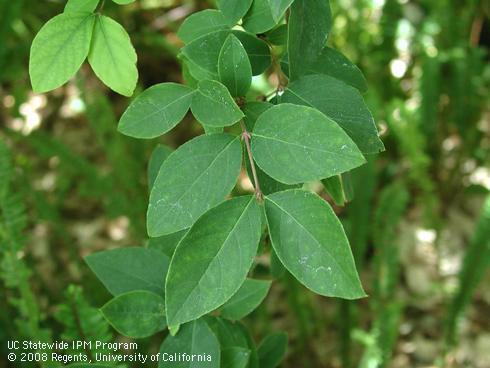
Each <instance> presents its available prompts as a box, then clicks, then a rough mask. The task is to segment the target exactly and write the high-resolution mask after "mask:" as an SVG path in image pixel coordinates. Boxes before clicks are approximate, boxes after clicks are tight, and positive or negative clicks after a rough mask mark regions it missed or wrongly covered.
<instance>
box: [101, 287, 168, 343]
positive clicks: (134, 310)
mask: <svg viewBox="0 0 490 368" xmlns="http://www.w3.org/2000/svg"><path fill="white" fill-rule="evenodd" d="M101 311H102V313H103V315H104V317H105V318H106V319H107V321H108V322H109V323H110V324H111V325H112V327H114V328H115V329H116V331H118V332H119V333H120V334H122V335H124V336H128V337H133V338H143V337H148V336H151V335H154V334H155V333H157V332H158V331H162V330H163V329H164V328H165V327H166V326H167V324H166V319H165V301H164V300H163V298H162V297H161V296H159V295H157V294H155V293H152V292H149V291H144V290H139V291H131V292H129V293H125V294H121V295H118V296H116V297H115V298H114V299H112V300H110V301H109V302H108V303H107V304H106V305H104V306H103V307H102V308H101Z"/></svg>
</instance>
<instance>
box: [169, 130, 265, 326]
mask: <svg viewBox="0 0 490 368" xmlns="http://www.w3.org/2000/svg"><path fill="white" fill-rule="evenodd" d="M210 137H214V135H212V136H210ZM260 233H261V214H260V209H259V206H258V204H257V202H256V200H255V198H254V197H252V196H245V197H238V198H234V199H231V200H229V201H226V202H224V203H222V204H220V205H219V206H217V207H215V208H213V209H211V210H210V211H208V212H206V213H205V214H204V215H203V216H202V217H201V218H199V219H198V220H197V222H196V223H195V224H194V225H193V226H192V228H191V229H190V230H189V232H188V233H187V234H186V236H185V237H184V238H183V239H182V241H181V242H180V243H179V245H178V246H177V249H176V250H175V254H174V256H173V258H172V262H171V264H170V269H169V273H168V276H167V281H166V284H165V290H166V293H167V294H166V295H167V299H166V306H167V319H168V321H169V324H171V325H175V324H181V323H185V322H187V321H191V320H193V319H196V318H199V317H200V316H202V315H204V314H206V313H208V312H211V311H212V310H214V309H216V308H218V307H219V306H221V305H222V304H223V303H225V302H226V301H227V300H228V299H230V298H231V297H232V296H233V294H235V293H236V292H237V290H238V289H239V288H240V285H241V284H242V283H243V282H244V281H245V277H246V275H247V272H248V271H249V269H250V266H251V265H252V262H253V259H254V257H255V254H256V252H257V247H258V243H259V240H260Z"/></svg>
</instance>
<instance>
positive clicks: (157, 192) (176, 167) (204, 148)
mask: <svg viewBox="0 0 490 368" xmlns="http://www.w3.org/2000/svg"><path fill="white" fill-rule="evenodd" d="M241 162H242V150H241V144H240V140H239V138H238V137H233V136H231V135H228V134H211V135H202V136H199V137H197V138H194V139H192V140H190V141H189V142H187V143H185V144H184V145H182V146H180V147H179V148H178V149H177V150H175V151H174V152H173V153H172V154H171V155H170V156H169V157H168V158H167V159H166V160H165V161H164V163H163V165H162V167H161V168H160V172H159V174H158V176H157V179H156V180H155V184H154V186H153V189H152V191H151V194H150V204H149V206H148V219H147V222H148V234H149V235H150V236H151V237H158V236H162V235H167V234H172V233H175V232H177V231H180V230H183V229H186V228H188V227H190V226H191V225H192V224H193V223H194V222H195V221H196V220H197V219H198V218H199V217H200V216H201V215H202V214H203V213H204V212H206V211H207V210H209V209H210V208H212V207H213V206H215V205H217V204H218V203H220V202H221V201H223V199H224V198H225V196H226V195H227V194H228V193H229V192H230V191H231V189H232V188H233V186H234V185H235V183H236V180H237V178H238V175H239V174H240V168H241Z"/></svg>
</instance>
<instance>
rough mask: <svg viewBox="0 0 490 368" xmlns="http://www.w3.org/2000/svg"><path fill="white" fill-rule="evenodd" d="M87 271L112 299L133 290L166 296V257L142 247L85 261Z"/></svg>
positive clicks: (109, 252) (167, 260) (118, 251)
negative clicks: (94, 275)
mask: <svg viewBox="0 0 490 368" xmlns="http://www.w3.org/2000/svg"><path fill="white" fill-rule="evenodd" d="M85 262H87V264H88V266H89V267H90V269H91V270H92V271H93V272H94V273H95V274H96V275H97V277H98V278H99V280H100V281H101V282H102V283H103V284H104V286H105V287H106V288H107V290H109V292H110V293H111V294H112V295H119V294H123V293H126V292H129V291H134V290H148V291H152V292H154V293H156V294H159V295H162V296H163V295H164V294H165V289H164V282H165V276H166V274H167V270H168V265H169V262H170V259H169V257H167V256H166V255H164V254H161V253H159V252H157V251H154V250H151V249H145V248H141V247H131V248H117V249H112V250H107V251H103V252H98V253H94V254H91V255H89V256H87V257H85Z"/></svg>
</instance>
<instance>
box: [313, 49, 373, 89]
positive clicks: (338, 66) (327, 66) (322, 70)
mask: <svg viewBox="0 0 490 368" xmlns="http://www.w3.org/2000/svg"><path fill="white" fill-rule="evenodd" d="M308 69H309V71H308V74H326V75H329V76H331V77H334V78H336V79H340V80H341V81H343V82H345V83H347V84H349V85H351V86H352V87H354V88H357V89H358V90H359V91H360V92H366V91H367V89H368V87H367V82H366V78H364V75H363V74H362V72H361V70H360V69H359V68H358V67H357V66H356V65H355V64H354V63H352V61H350V60H349V59H348V58H347V57H346V56H345V55H343V54H342V53H340V52H339V51H337V50H335V49H333V48H331V47H325V48H324V49H323V50H322V52H321V53H320V56H319V57H318V59H316V60H315V61H314V62H312V63H311V64H310V65H309V67H308Z"/></svg>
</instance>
